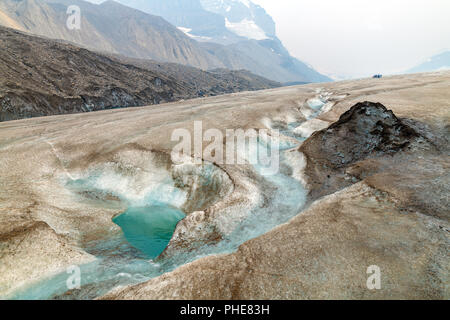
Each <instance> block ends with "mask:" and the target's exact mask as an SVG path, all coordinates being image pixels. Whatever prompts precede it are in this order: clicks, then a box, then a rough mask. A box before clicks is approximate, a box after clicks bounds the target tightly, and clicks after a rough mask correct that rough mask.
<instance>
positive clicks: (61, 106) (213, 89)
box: [0, 27, 279, 121]
mask: <svg viewBox="0 0 450 320" xmlns="http://www.w3.org/2000/svg"><path fill="white" fill-rule="evenodd" d="M0 46H1V48H2V50H1V51H0V74H1V75H2V77H1V78H0V121H6V120H15V119H21V118H29V117H36V116H45V115H55V114H67V113H76V112H87V111H95V110H103V109H110V108H117V107H130V106H142V105H151V104H158V103H161V102H169V101H176V100H180V99H188V98H194V97H199V96H208V95H217V94H221V93H231V92H238V91H243V90H257V89H268V88H273V87H277V86H279V84H278V83H275V82H273V81H269V80H267V79H264V78H262V77H259V76H255V75H252V74H250V73H248V72H242V71H233V72H231V71H228V70H216V71H214V72H205V71H202V70H199V69H195V68H191V67H186V66H182V65H176V64H162V63H156V62H152V61H140V60H139V61H133V60H131V59H129V58H125V57H123V58H122V57H113V56H105V55H101V54H98V53H94V52H91V51H88V50H86V49H82V48H79V47H76V46H73V45H70V44H66V43H61V42H57V41H54V40H49V39H44V38H40V37H35V36H30V35H27V34H24V33H21V32H19V31H15V30H12V29H8V28H4V27H0Z"/></svg>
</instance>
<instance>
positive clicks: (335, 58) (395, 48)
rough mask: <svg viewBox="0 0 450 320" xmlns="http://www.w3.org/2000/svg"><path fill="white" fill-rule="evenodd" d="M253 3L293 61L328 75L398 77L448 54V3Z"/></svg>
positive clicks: (413, 0) (356, 0)
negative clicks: (263, 12) (265, 14)
mask: <svg viewBox="0 0 450 320" xmlns="http://www.w3.org/2000/svg"><path fill="white" fill-rule="evenodd" d="M252 1H253V2H254V3H257V4H259V5H261V6H262V7H264V8H265V9H266V11H267V12H268V13H269V14H270V15H271V16H272V17H273V18H274V20H275V22H276V24H277V34H278V37H279V38H280V39H281V40H282V41H283V43H284V45H285V46H286V47H287V48H288V50H289V51H290V52H291V54H292V55H293V56H295V57H297V58H299V59H301V60H303V61H305V62H308V63H309V64H311V65H312V66H313V67H314V68H316V69H317V70H319V71H322V72H326V73H332V74H338V75H342V76H352V77H357V76H367V75H372V74H375V73H384V74H388V73H395V72H402V71H404V70H406V69H409V68H411V67H413V66H415V65H416V64H418V63H420V62H422V61H424V60H425V59H426V58H428V57H430V56H432V55H434V54H437V53H440V52H442V51H444V50H445V49H450V0H252Z"/></svg>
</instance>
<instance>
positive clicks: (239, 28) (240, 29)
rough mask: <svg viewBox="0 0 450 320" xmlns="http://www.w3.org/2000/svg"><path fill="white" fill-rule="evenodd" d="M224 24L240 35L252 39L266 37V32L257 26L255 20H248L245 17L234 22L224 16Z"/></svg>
mask: <svg viewBox="0 0 450 320" xmlns="http://www.w3.org/2000/svg"><path fill="white" fill-rule="evenodd" d="M225 26H226V27H227V29H228V30H230V31H231V32H234V33H235V34H237V35H238V36H241V37H245V38H248V39H254V40H264V39H268V37H267V35H266V33H265V32H264V31H263V30H262V29H261V28H260V27H258V25H257V24H256V23H255V21H253V20H248V19H247V18H246V19H244V20H242V21H240V22H235V23H233V22H230V21H229V20H228V19H227V18H225Z"/></svg>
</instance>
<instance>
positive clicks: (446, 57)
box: [407, 51, 450, 73]
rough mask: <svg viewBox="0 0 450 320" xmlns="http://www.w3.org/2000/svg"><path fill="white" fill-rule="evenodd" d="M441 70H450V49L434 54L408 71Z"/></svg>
mask: <svg viewBox="0 0 450 320" xmlns="http://www.w3.org/2000/svg"><path fill="white" fill-rule="evenodd" d="M440 70H450V51H445V52H443V53H440V54H437V55H435V56H432V57H431V58H429V59H428V60H427V61H425V62H423V63H421V64H420V65H418V66H416V67H414V68H412V69H409V70H408V71H407V73H419V72H432V71H440Z"/></svg>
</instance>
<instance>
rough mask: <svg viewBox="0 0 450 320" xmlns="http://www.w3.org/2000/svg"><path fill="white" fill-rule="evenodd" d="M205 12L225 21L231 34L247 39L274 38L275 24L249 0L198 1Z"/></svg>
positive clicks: (261, 9) (259, 7) (260, 8)
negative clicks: (219, 16)
mask: <svg viewBox="0 0 450 320" xmlns="http://www.w3.org/2000/svg"><path fill="white" fill-rule="evenodd" d="M200 3H201V5H202V6H203V8H204V9H205V10H207V11H210V12H213V13H216V14H219V15H221V16H223V17H224V18H225V19H226V27H227V29H228V30H230V31H231V32H233V33H235V34H237V35H239V36H242V37H246V38H248V39H255V40H262V39H267V38H273V37H275V23H274V22H273V19H272V18H271V17H270V16H269V15H268V14H267V13H266V11H265V10H264V9H263V8H262V7H261V6H259V5H256V4H254V3H253V2H251V1H250V0H200Z"/></svg>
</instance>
